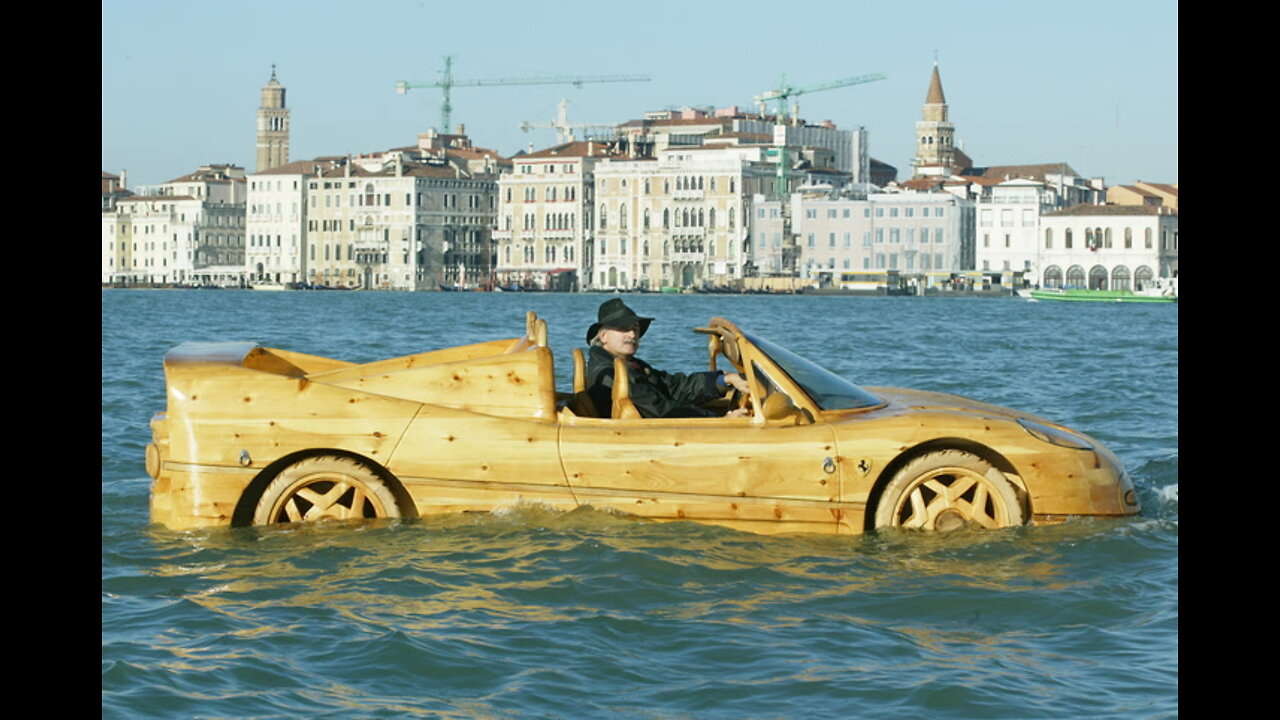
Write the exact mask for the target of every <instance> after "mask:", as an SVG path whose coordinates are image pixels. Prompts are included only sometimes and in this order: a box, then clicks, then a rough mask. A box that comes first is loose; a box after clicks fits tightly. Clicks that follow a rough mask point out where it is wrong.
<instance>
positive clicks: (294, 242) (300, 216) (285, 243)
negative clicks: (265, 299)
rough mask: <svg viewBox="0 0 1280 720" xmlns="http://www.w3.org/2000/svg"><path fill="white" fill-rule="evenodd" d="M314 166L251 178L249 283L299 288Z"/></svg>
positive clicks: (302, 164) (247, 242) (304, 268)
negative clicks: (297, 285) (309, 186)
mask: <svg viewBox="0 0 1280 720" xmlns="http://www.w3.org/2000/svg"><path fill="white" fill-rule="evenodd" d="M314 166H315V162H314V161H303V162H294V163H287V164H285V165H281V166H277V167H273V168H271V169H269V170H265V171H261V172H257V173H254V174H252V175H250V176H248V178H247V184H248V198H247V201H246V203H245V208H246V213H247V215H246V218H245V265H246V269H247V274H248V278H249V282H250V283H280V284H288V283H299V282H303V281H304V278H305V277H306V276H307V266H306V256H305V254H304V248H305V242H306V234H305V228H306V220H307V214H306V213H307V187H308V179H309V178H310V177H311V173H312V172H314V171H313V169H312V168H313V167H314Z"/></svg>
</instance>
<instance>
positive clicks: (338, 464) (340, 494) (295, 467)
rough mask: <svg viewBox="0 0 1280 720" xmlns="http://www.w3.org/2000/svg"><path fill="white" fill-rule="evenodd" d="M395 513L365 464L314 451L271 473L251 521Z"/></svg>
mask: <svg viewBox="0 0 1280 720" xmlns="http://www.w3.org/2000/svg"><path fill="white" fill-rule="evenodd" d="M398 517H400V508H399V506H398V505H396V499H395V495H394V494H392V492H391V489H390V488H389V487H387V484H386V482H384V481H383V479H382V478H380V477H378V475H377V473H375V472H374V471H373V470H371V469H370V468H369V467H368V466H367V465H364V464H363V463H360V462H359V461H357V460H354V459H352V458H348V457H342V456H337V455H318V456H316V457H310V458H306V459H305V460H299V461H298V462H296V463H294V464H292V465H290V466H288V467H286V468H285V469H284V470H281V471H280V474H279V475H276V477H275V479H273V480H272V481H271V482H270V484H268V485H267V487H266V489H265V490H263V491H262V496H261V497H260V498H258V504H257V507H256V508H255V509H254V511H253V524H254V525H273V524H275V523H289V522H319V521H321V520H365V519H374V518H398Z"/></svg>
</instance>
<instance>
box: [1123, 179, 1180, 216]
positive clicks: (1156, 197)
mask: <svg viewBox="0 0 1280 720" xmlns="http://www.w3.org/2000/svg"><path fill="white" fill-rule="evenodd" d="M1107 204H1109V205H1151V206H1155V207H1166V208H1169V209H1170V210H1173V211H1174V212H1175V213H1176V212H1178V186H1177V184H1173V185H1169V184H1165V183H1149V182H1143V181H1141V180H1139V181H1138V182H1136V183H1134V184H1133V185H1115V186H1113V187H1109V188H1107Z"/></svg>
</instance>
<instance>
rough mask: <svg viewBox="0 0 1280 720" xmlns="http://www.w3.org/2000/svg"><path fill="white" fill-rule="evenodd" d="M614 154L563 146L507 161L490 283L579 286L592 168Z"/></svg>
mask: <svg viewBox="0 0 1280 720" xmlns="http://www.w3.org/2000/svg"><path fill="white" fill-rule="evenodd" d="M612 152H613V150H612V149H611V146H610V145H609V144H606V143H603V142H595V141H581V142H567V143H561V144H559V145H555V146H552V147H549V148H546V149H544V150H539V151H537V152H530V153H526V154H523V155H518V156H516V157H515V158H513V159H512V163H511V172H509V173H504V174H503V175H502V177H501V178H500V179H499V180H498V211H497V217H498V225H497V229H496V230H494V233H493V235H494V240H495V241H496V244H497V255H498V260H497V267H496V270H495V281H496V282H497V283H498V284H499V285H500V286H502V287H519V288H526V289H537V290H557V291H572V290H578V289H581V288H582V287H583V284H584V281H585V279H586V277H587V274H588V272H589V269H590V267H591V258H592V254H591V253H592V250H593V247H594V238H595V234H594V223H593V222H592V217H593V215H592V207H593V205H592V199H593V198H594V183H595V167H596V163H598V162H599V161H600V160H601V159H603V158H606V157H608V156H609V155H610V153H612Z"/></svg>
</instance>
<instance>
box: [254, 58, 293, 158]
mask: <svg viewBox="0 0 1280 720" xmlns="http://www.w3.org/2000/svg"><path fill="white" fill-rule="evenodd" d="M287 162H289V110H288V109H287V108H285V106H284V86H283V85H281V84H280V81H279V80H277V79H276V66H275V65H272V66H271V80H269V81H268V82H267V84H266V85H264V86H263V88H262V104H261V105H260V106H259V107H258V162H257V166H256V169H255V172H262V171H264V170H270V169H271V168H273V167H277V166H280V165H284V164H285V163H287Z"/></svg>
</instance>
